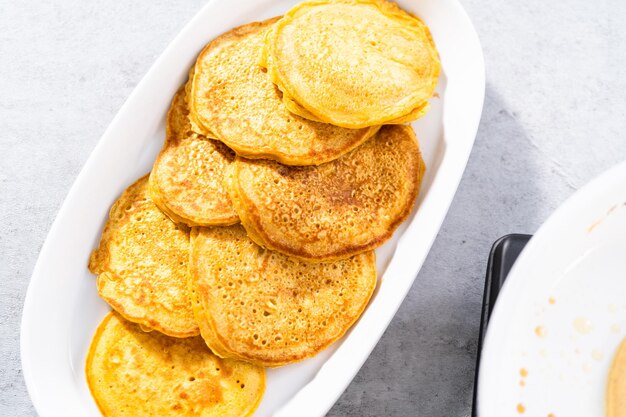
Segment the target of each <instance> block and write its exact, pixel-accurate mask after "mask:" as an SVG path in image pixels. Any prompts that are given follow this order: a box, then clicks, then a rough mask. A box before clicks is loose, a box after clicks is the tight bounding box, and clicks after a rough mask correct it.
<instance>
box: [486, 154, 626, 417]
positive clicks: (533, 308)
mask: <svg viewBox="0 0 626 417" xmlns="http://www.w3.org/2000/svg"><path fill="white" fill-rule="evenodd" d="M624 337H626V163H623V164H621V165H619V166H617V167H615V168H613V169H611V170H610V171H607V172H606V173H604V174H603V175H601V176H600V177H598V178H597V179H595V180H594V181H592V182H591V183H590V184H588V185H587V186H585V187H583V188H582V189H581V190H579V191H578V192H577V193H576V194H574V196H572V197H571V198H570V199H569V200H568V201H567V202H566V203H565V204H563V206H561V207H560V208H559V209H558V210H557V211H556V212H555V213H554V214H553V215H552V216H551V217H550V218H549V219H548V221H547V222H546V223H545V224H544V225H543V226H542V227H541V228H540V229H539V231H538V232H537V233H536V234H535V236H534V237H533V238H532V239H531V241H530V242H529V243H528V245H527V246H526V248H525V249H524V251H523V252H522V254H521V255H520V257H519V259H518V260H517V262H516V263H515V265H514V266H513V269H512V270H511V273H510V275H509V277H508V278H507V281H506V283H505V285H504V287H503V288H502V291H501V293H500V295H499V297H498V301H497V303H496V306H495V309H494V312H493V315H492V317H491V320H490V322H489V326H488V329H487V335H486V338H485V344H484V349H483V353H482V357H481V367H480V372H479V379H478V411H479V417H502V416H512V415H521V414H519V412H518V411H517V408H518V406H519V405H520V404H521V407H523V409H525V414H523V415H531V416H542V417H544V416H548V415H549V414H550V413H552V414H553V415H555V416H557V417H559V416H568V417H576V416H581V417H582V416H584V417H589V416H603V415H604V392H605V388H606V378H607V373H608V370H609V367H610V364H611V361H612V359H613V355H614V354H615V351H616V348H617V346H618V344H619V342H621V340H622V339H623V338H624ZM522 369H523V370H524V371H522ZM525 372H527V373H528V375H527V376H526V377H522V376H521V373H525ZM522 380H523V381H524V382H523V384H521V383H520V381H522Z"/></svg>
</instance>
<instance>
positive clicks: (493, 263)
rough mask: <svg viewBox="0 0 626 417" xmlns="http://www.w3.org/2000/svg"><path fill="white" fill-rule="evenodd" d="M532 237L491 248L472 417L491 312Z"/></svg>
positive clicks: (510, 238) (506, 238)
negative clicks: (481, 357)
mask: <svg viewBox="0 0 626 417" xmlns="http://www.w3.org/2000/svg"><path fill="white" fill-rule="evenodd" d="M531 237H532V236H531V235H522V234H510V235H506V236H502V237H501V238H500V239H498V240H496V242H495V243H494V244H493V246H492V247H491V252H490V253H489V261H488V262H487V273H486V276H485V292H484V293H483V309H482V314H481V318H480V333H479V335H478V349H477V357H476V371H475V373H474V400H473V405H472V417H477V412H476V395H477V388H478V368H479V366H480V353H481V351H482V348H483V339H484V337H485V332H486V330H487V323H488V322H489V318H490V317H491V312H492V311H493V307H494V306H495V304H496V299H497V298H498V294H500V289H501V288H502V285H503V284H504V281H505V280H506V277H507V276H508V275H509V271H511V267H512V266H513V264H514V263H515V261H516V260H517V257H518V256H519V254H520V253H521V252H522V249H524V246H526V244H527V243H528V241H529V240H530V238H531Z"/></svg>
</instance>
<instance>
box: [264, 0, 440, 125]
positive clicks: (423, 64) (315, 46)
mask: <svg viewBox="0 0 626 417" xmlns="http://www.w3.org/2000/svg"><path fill="white" fill-rule="evenodd" d="M262 65H264V66H266V67H267V69H268V73H269V75H270V77H271V79H272V81H273V82H274V83H275V84H276V85H277V86H278V87H279V88H280V90H282V92H283V94H284V100H285V105H286V106H287V107H288V108H289V110H290V111H292V112H294V113H296V114H298V115H300V116H302V117H305V118H309V119H311V120H318V121H323V122H326V123H332V124H334V125H337V126H343V127H346V128H357V129H358V128H364V127H367V126H375V125H381V124H399V123H406V122H409V121H412V120H415V119H417V118H418V117H421V116H422V115H424V114H425V113H426V111H427V110H428V100H429V99H430V98H431V97H432V96H433V93H434V91H435V87H436V85H437V80H438V78H439V72H440V63H439V56H438V54H437V50H436V49H435V45H434V43H433V41H432V37H431V35H430V32H429V30H428V28H427V27H426V25H424V23H422V21H421V20H419V19H418V18H417V17H415V16H412V15H410V14H408V13H406V12H404V11H403V10H401V9H400V8H399V7H398V6H397V5H396V4H395V3H391V2H388V1H385V0H317V1H310V2H303V3H300V4H298V5H296V6H295V7H293V8H292V9H291V10H289V11H288V12H287V13H286V14H285V16H284V17H283V18H282V19H281V20H279V21H278V22H277V23H276V24H275V25H274V27H273V29H272V30H271V31H270V32H269V33H268V36H267V37H266V43H265V48H264V53H263V55H262Z"/></svg>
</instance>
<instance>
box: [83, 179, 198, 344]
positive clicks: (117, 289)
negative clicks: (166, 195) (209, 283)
mask: <svg viewBox="0 0 626 417" xmlns="http://www.w3.org/2000/svg"><path fill="white" fill-rule="evenodd" d="M188 259H189V228H188V227H187V226H184V225H177V224H176V223H174V222H173V221H172V220H170V219H169V218H168V217H167V216H166V215H165V214H163V213H162V212H161V210H159V209H158V207H157V206H156V205H155V204H154V203H153V202H152V200H150V197H149V196H148V176H144V177H142V178H141V179H139V180H137V182H135V183H134V184H133V185H131V186H130V187H128V188H127V189H126V191H124V193H123V194H122V196H121V197H120V198H119V199H118V200H117V201H116V202H115V203H114V204H113V207H111V211H110V213H109V220H108V222H107V224H106V225H105V227H104V231H103V232H102V237H101V240H100V246H99V247H98V249H96V250H95V251H94V252H93V253H92V255H91V259H90V260H89V269H90V270H91V272H93V273H94V274H98V279H97V287H98V293H99V294H100V296H101V297H102V298H103V299H104V300H105V301H106V302H107V303H109V304H110V305H111V307H113V308H114V309H115V310H117V311H118V312H119V313H120V314H121V315H122V316H124V317H125V318H126V319H128V320H130V321H132V322H135V323H139V324H141V325H143V326H146V327H148V328H150V329H155V330H158V331H160V332H162V333H165V334H167V335H169V336H174V337H188V336H195V335H197V334H198V333H199V330H198V326H197V324H196V322H195V320H194V317H193V311H192V308H191V301H190V299H189V292H188V287H187V273H188V272H187V265H188Z"/></svg>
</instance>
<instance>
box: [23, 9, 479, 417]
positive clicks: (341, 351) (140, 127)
mask: <svg viewBox="0 0 626 417" xmlns="http://www.w3.org/2000/svg"><path fill="white" fill-rule="evenodd" d="M295 3H296V1H278V0H274V1H272V0H264V1H255V2H252V1H248V0H236V1H233V0H228V1H227V0H214V1H211V2H209V3H208V4H207V5H206V6H205V7H204V8H203V9H202V10H200V12H199V13H198V14H197V15H196V16H195V17H194V18H193V19H192V21H191V22H189V24H188V25H187V26H186V27H185V28H184V29H183V30H182V32H181V33H180V34H179V35H178V37H177V38H176V39H175V40H174V41H173V42H172V43H171V44H170V45H169V46H168V48H167V49H166V50H165V52H164V53H163V54H162V55H161V57H160V58H159V59H158V60H157V61H156V62H155V64H154V65H153V66H152V68H151V69H150V71H149V72H148V73H147V74H146V76H145V77H144V78H143V80H142V81H141V82H140V83H139V85H138V86H137V88H136V89H135V91H134V92H133V93H132V94H131V96H130V97H129V98H128V100H127V101H126V103H125V104H124V106H123V107H122V108H121V110H120V111H119V113H118V114H117V116H116V117H115V119H114V120H113V122H112V123H111V125H110V126H109V128H108V129H107V131H106V132H105V134H104V135H103V137H102V139H101V140H100V142H99V143H98V145H97V146H96V148H95V150H94V151H93V153H92V154H91V157H90V158H89V160H88V161H87V163H86V164H85V167H84V168H83V170H82V172H81V173H80V175H79V176H78V178H77V179H76V182H75V183H74V185H73V187H72V189H71V190H70V192H69V194H68V196H67V198H66V200H65V203H64V204H63V207H62V208H61V210H60V211H59V214H58V216H57V218H56V221H55V222H54V224H53V226H52V228H51V230H50V233H49V235H48V238H47V239H46V242H45V244H44V246H43V248H42V250H41V254H40V255H39V260H38V262H37V264H36V266H35V269H34V272H33V276H32V279H31V283H30V286H29V288H28V293H27V296H26V302H25V305H24V313H23V318H22V334H21V349H22V366H23V370H24V377H25V379H26V385H27V387H28V391H29V394H30V397H31V399H32V401H33V403H34V405H35V408H36V409H37V411H38V412H39V414H40V415H41V416H42V417H46V416H61V415H62V416H64V417H71V416H80V417H84V416H97V415H99V414H98V411H97V409H96V406H95V404H94V402H93V401H92V399H91V396H90V394H89V391H88V388H87V385H86V383H85V376H84V361H85V355H86V352H87V348H88V346H89V342H90V340H91V337H92V335H93V333H94V330H95V328H96V326H97V325H98V323H99V322H100V320H101V319H102V317H103V316H104V315H105V313H106V312H107V311H108V307H107V306H106V304H105V303H104V302H103V301H101V300H100V299H99V298H98V295H97V293H96V288H95V281H94V276H93V275H91V274H90V273H89V272H88V271H87V269H86V265H87V260H88V257H89V253H90V252H91V250H92V249H93V248H94V247H95V246H96V244H97V243H98V240H99V236H100V231H101V228H102V225H103V223H104V221H105V218H106V216H107V211H108V210H109V207H110V206H111V203H112V202H113V201H115V199H116V198H117V197H118V196H119V194H120V193H121V192H122V191H123V190H124V188H125V187H126V186H128V185H129V184H131V183H132V182H133V181H134V180H135V179H136V178H138V177H139V176H141V175H143V174H145V173H146V172H148V171H149V170H150V167H151V165H152V162H153V160H154V158H155V155H156V154H157V152H158V151H159V148H160V147H161V146H162V143H163V138H164V117H165V113H166V111H167V109H168V106H169V103H170V100H171V97H172V95H173V94H174V92H175V91H176V89H177V88H178V87H179V86H180V85H181V84H182V83H183V82H184V81H185V79H186V77H187V70H188V68H189V67H190V66H191V65H192V63H193V62H194V60H195V57H196V55H197V53H198V52H199V51H200V50H201V49H202V47H203V46H204V45H205V44H206V43H207V42H208V41H209V40H211V39H212V38H214V37H215V36H217V35H219V34H220V33H222V32H224V31H226V30H228V29H230V28H232V27H234V26H237V25H241V24H244V23H248V22H250V21H253V20H261V19H265V18H269V17H271V16H275V15H278V14H281V13H283V12H285V11H286V10H287V9H288V8H289V7H291V6H292V5H294V4H295ZM400 4H401V6H403V7H404V8H405V9H406V10H409V11H411V12H413V13H415V14H417V15H419V16H420V17H422V18H423V19H424V20H425V21H426V23H427V24H428V26H429V27H430V29H431V30H432V34H433V36H434V39H435V42H436V44H437V47H438V49H439V52H440V54H441V59H442V64H443V74H442V76H441V79H440V83H439V88H438V93H439V96H440V98H435V99H433V100H432V109H431V111H430V112H429V114H428V115H427V116H426V117H424V118H423V119H422V120H420V121H419V122H418V123H415V125H414V126H415V129H416V131H417V134H418V136H419V138H420V141H421V145H422V148H423V153H424V159H425V161H426V164H427V167H428V169H427V173H426V177H425V179H424V184H423V186H422V192H421V195H420V197H419V200H418V204H417V205H416V210H415V211H414V212H413V214H412V215H411V218H410V219H409V221H408V222H406V223H405V224H404V225H403V226H402V227H401V228H400V229H399V230H398V231H397V232H396V234H395V236H394V238H393V239H392V241H391V242H389V243H388V244H386V245H385V246H384V247H382V248H380V249H379V250H377V257H378V268H379V276H380V277H381V278H380V280H379V285H378V288H377V290H376V293H375V295H374V297H373V299H372V301H371V303H370V305H369V307H368V308H367V310H366V312H365V313H364V315H363V316H362V318H361V320H360V321H359V322H358V323H357V325H356V326H354V327H353V329H352V330H351V331H350V332H349V334H348V335H347V336H346V337H344V338H343V339H342V340H341V341H339V342H338V343H336V344H334V345H333V346H332V347H331V348H329V349H328V350H326V351H325V352H323V353H321V354H319V355H318V356H317V357H315V358H312V359H310V360H306V361H304V362H302V363H298V364H295V365H290V366H285V367H283V368H279V369H273V370H269V371H268V374H267V376H268V378H267V391H266V393H265V397H264V399H263V402H262V404H261V406H260V408H259V410H258V412H257V415H259V416H269V415H276V416H289V417H290V416H295V415H298V416H319V415H322V414H324V413H325V412H326V411H327V410H328V409H329V408H330V407H331V406H332V404H333V403H334V402H335V401H336V399H337V398H338V397H339V395H340V394H341V393H342V392H343V390H344V389H345V388H346V386H347V385H348V384H349V382H350V381H351V379H352V378H353V377H354V375H355V374H356V372H357V371H358V370H359V368H360V367H361V365H362V364H363V362H364V361H365V360H366V359H367V356H368V355H369V353H370V352H371V351H372V349H373V348H374V346H375V345H376V342H377V341H378V340H379V338H380V337H381V335H382V333H383V331H384V330H385V328H386V327H387V325H388V324H389V322H390V321H391V319H392V317H393V315H394V314H395V312H396V310H397V309H398V307H399V306H400V303H401V302H402V300H403V299H404V297H405V295H406V293H407V292H408V290H409V288H410V287H411V284H412V283H413V280H414V279H415V276H416V275H417V272H418V271H419V269H420V267H421V265H422V263H423V261H424V258H425V257H426V255H427V253H428V250H429V249H430V246H431V244H432V242H433V240H434V238H435V236H436V234H437V232H438V230H439V227H440V225H441V222H442V220H443V218H444V216H445V214H446V212H447V210H448V206H449V204H450V202H451V200H452V197H453V196H454V193H455V191H456V188H457V186H458V183H459V180H460V178H461V175H462V173H463V170H464V168H465V164H466V162H467V159H468V157H469V154H470V151H471V148H472V145H473V142H474V136H475V134H476V129H477V127H478V122H479V119H480V114H481V111H482V104H483V95H484V88H485V82H484V67H483V59H482V51H481V48H480V44H479V41H478V38H477V36H476V33H475V31H474V29H473V27H472V25H471V23H470V21H469V19H468V18H467V16H466V15H465V12H464V11H463V9H462V8H461V6H460V5H459V4H458V3H457V1H456V0H421V1H408V0H407V1H400Z"/></svg>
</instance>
